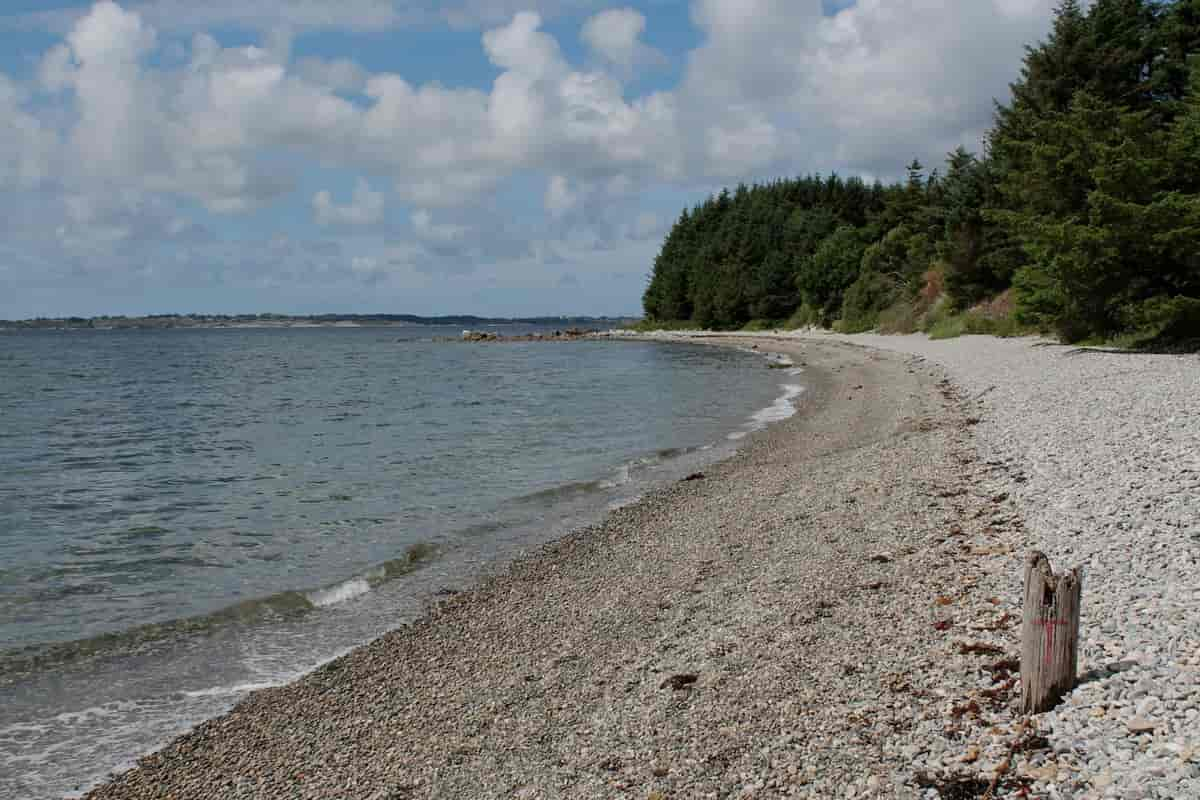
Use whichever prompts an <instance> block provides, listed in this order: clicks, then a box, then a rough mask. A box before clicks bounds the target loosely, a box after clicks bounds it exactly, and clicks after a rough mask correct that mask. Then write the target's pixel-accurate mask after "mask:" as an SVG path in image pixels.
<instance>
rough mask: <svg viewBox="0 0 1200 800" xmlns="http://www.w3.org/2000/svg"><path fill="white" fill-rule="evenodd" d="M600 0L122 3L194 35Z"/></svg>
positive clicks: (5, 25)
mask: <svg viewBox="0 0 1200 800" xmlns="http://www.w3.org/2000/svg"><path fill="white" fill-rule="evenodd" d="M598 5H601V0H341V2H338V3H331V2H328V0H259V1H258V2H244V0H207V2H203V3H196V2H192V0H143V1H142V2H132V3H127V4H126V7H127V8H129V9H130V10H132V11H136V12H137V13H138V14H139V15H140V16H141V17H142V18H143V19H145V20H146V21H147V22H149V23H150V24H151V25H153V26H154V27H156V28H158V29H159V30H170V31H173V32H185V33H187V32H196V31H205V30H212V29H214V28H239V29H243V30H256V31H271V30H275V29H277V28H279V27H286V28H289V29H293V30H340V31H350V32H377V31H386V30H395V29H398V28H413V27H430V26H434V25H439V24H447V25H450V26H452V27H455V28H479V27H484V26H489V25H498V24H500V23H502V22H506V21H508V20H510V19H512V16H513V14H515V13H517V12H519V11H534V12H536V13H538V14H540V15H541V16H543V17H552V16H558V15H561V14H564V13H568V12H572V11H577V10H580V9H588V8H592V7H595V6H598ZM87 13H88V10H87V6H86V5H84V4H82V3H81V4H77V5H75V6H73V7H67V8H59V9H54V10H51V11H36V12H26V13H15V14H11V13H10V14H4V13H3V12H0V29H9V30H48V31H51V32H54V33H65V32H67V31H69V30H70V29H71V27H72V26H73V25H74V24H75V23H76V22H77V21H78V20H79V19H80V18H81V17H84V16H86V15H87Z"/></svg>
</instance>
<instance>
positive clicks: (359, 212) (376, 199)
mask: <svg viewBox="0 0 1200 800" xmlns="http://www.w3.org/2000/svg"><path fill="white" fill-rule="evenodd" d="M312 204H313V213H314V215H315V216H316V220H317V224H318V225H374V224H375V223H377V222H379V221H380V220H381V219H383V205H384V200H383V193H382V192H376V191H373V190H372V189H371V185H370V184H369V183H367V182H366V180H364V179H363V178H359V179H358V181H357V182H356V183H355V184H354V194H353V196H352V197H351V198H350V203H349V205H344V206H339V205H337V204H335V203H334V202H333V197H332V196H331V195H330V194H329V192H328V191H325V190H321V191H319V192H317V193H316V194H315V195H313V200H312Z"/></svg>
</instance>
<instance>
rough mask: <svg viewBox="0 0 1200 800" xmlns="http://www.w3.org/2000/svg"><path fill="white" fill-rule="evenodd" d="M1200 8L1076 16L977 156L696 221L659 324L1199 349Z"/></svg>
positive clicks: (717, 209)
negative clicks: (1036, 334)
mask: <svg viewBox="0 0 1200 800" xmlns="http://www.w3.org/2000/svg"><path fill="white" fill-rule="evenodd" d="M1198 52H1200V0H1176V1H1175V2H1155V1H1154V0H1095V2H1094V3H1092V4H1091V6H1090V7H1089V8H1088V9H1087V10H1086V11H1085V10H1084V9H1083V8H1082V7H1081V5H1080V3H1079V2H1077V1H1076V0H1066V2H1063V3H1062V4H1061V5H1060V6H1059V7H1058V9H1057V10H1056V12H1055V21H1054V26H1053V29H1052V31H1051V33H1050V35H1049V36H1048V38H1047V39H1046V40H1045V41H1044V42H1041V43H1039V44H1037V45H1036V46H1032V47H1029V48H1027V50H1026V55H1025V59H1024V63H1023V67H1022V70H1021V74H1020V78H1019V79H1018V80H1017V81H1016V82H1015V83H1014V84H1012V87H1011V88H1012V96H1011V98H1010V99H1009V101H1008V103H1007V104H1000V105H998V106H997V109H996V113H995V118H994V124H993V127H992V129H991V131H990V132H989V133H988V135H987V137H986V141H985V147H984V152H983V153H982V154H979V155H975V154H972V153H969V152H967V151H965V150H963V149H961V148H960V149H959V150H957V151H956V152H954V153H952V154H950V155H949V157H948V159H947V163H946V165H945V167H944V170H937V169H935V170H933V171H932V172H929V173H926V171H925V168H924V167H923V166H922V165H921V164H920V163H918V162H916V161H914V162H913V163H911V164H910V165H909V167H908V176H907V180H905V181H903V182H900V183H895V184H890V185H886V186H885V185H882V184H880V183H874V184H866V183H864V182H863V181H861V180H858V179H854V178H849V179H843V178H840V177H838V176H836V175H835V176H832V177H826V178H823V177H820V176H810V177H803V178H798V179H792V180H780V181H776V182H774V183H769V184H765V185H755V186H745V185H743V186H738V187H737V188H736V189H735V190H734V191H732V192H730V191H728V190H726V191H723V192H721V193H720V194H719V195H717V196H714V197H710V198H708V199H707V200H706V201H705V202H704V203H702V204H700V205H698V206H696V207H695V208H692V209H688V210H685V211H684V212H683V214H682V215H681V216H680V218H679V220H678V221H677V222H676V223H675V225H674V227H673V228H672V230H671V231H670V233H669V234H668V236H667V238H666V240H665V241H664V243H663V246H662V249H661V251H660V252H659V254H658V256H657V258H656V259H655V262H654V269H653V273H652V275H651V278H650V282H649V285H648V286H647V288H646V291H645V295H644V296H643V307H644V310H645V313H646V316H647V318H648V319H650V320H651V321H655V322H668V321H687V322H690V323H692V324H698V325H702V326H705V327H715V328H735V327H743V326H746V325H747V324H754V322H755V321H761V322H762V323H764V324H767V323H772V324H773V323H779V322H784V321H787V322H790V323H791V324H792V325H804V324H819V325H824V326H835V327H838V328H839V329H842V330H846V331H859V330H867V329H870V328H873V327H876V326H880V327H883V328H885V329H890V330H912V329H915V328H917V327H925V328H926V329H928V328H929V327H930V326H931V325H933V326H936V325H939V324H946V323H952V324H955V325H958V326H960V329H961V328H963V327H965V328H966V329H976V328H977V329H980V330H993V331H996V332H1005V331H1008V330H1017V329H1022V328H1024V329H1037V330H1043V331H1048V332H1054V333H1057V334H1058V335H1059V336H1060V337H1062V338H1063V339H1064V340H1065V341H1080V340H1085V339H1094V340H1100V339H1113V338H1115V337H1120V336H1124V337H1125V338H1126V339H1128V340H1129V341H1130V342H1141V343H1150V342H1155V341H1163V340H1178V339H1187V338H1195V337H1200V57H1198V56H1197V53H1198Z"/></svg>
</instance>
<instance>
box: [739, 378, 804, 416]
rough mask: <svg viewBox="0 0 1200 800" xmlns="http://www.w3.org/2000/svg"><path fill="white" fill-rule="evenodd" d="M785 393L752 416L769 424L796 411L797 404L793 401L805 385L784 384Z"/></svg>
mask: <svg viewBox="0 0 1200 800" xmlns="http://www.w3.org/2000/svg"><path fill="white" fill-rule="evenodd" d="M782 388H783V394H782V395H780V396H779V397H778V398H776V400H775V402H774V403H772V404H771V405H769V406H767V407H766V408H764V409H762V410H761V411H759V412H757V413H756V414H754V415H753V416H751V417H750V418H751V419H752V420H754V421H755V422H757V423H759V424H762V425H767V424H769V423H772V422H779V421H780V420H785V419H787V418H788V417H790V416H792V415H793V414H795V413H796V406H795V404H793V403H792V401H793V400H795V399H796V398H797V397H799V396H800V394H801V393H802V392H803V391H804V387H803V386H801V385H799V384H791V383H789V384H784V385H783V387H782Z"/></svg>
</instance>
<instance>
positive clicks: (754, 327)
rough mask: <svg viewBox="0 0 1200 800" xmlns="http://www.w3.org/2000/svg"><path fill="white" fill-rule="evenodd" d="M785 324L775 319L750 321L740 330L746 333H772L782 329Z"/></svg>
mask: <svg viewBox="0 0 1200 800" xmlns="http://www.w3.org/2000/svg"><path fill="white" fill-rule="evenodd" d="M784 325H785V323H783V322H780V321H779V320H775V319H752V320H750V321H749V322H747V323H746V324H745V325H743V326H742V330H744V331H748V332H754V331H773V330H775V329H777V328H782V327H784Z"/></svg>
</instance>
